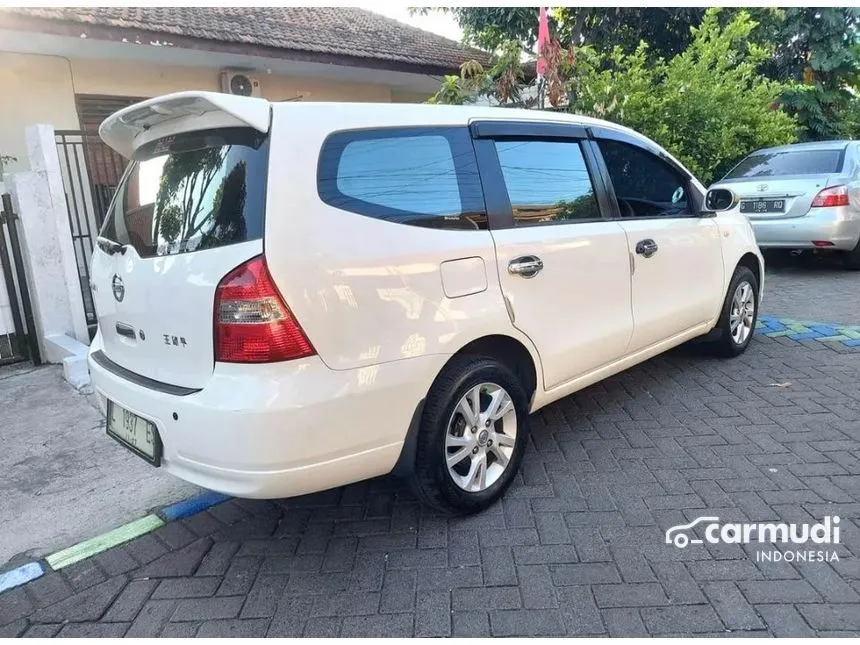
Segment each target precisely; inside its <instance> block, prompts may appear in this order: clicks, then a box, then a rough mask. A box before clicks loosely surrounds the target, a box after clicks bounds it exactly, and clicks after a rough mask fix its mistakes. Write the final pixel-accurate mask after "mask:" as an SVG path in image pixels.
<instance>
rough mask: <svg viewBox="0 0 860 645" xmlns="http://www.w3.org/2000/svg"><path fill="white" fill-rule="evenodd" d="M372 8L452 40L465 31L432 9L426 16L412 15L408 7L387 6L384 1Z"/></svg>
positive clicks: (449, 18)
mask: <svg viewBox="0 0 860 645" xmlns="http://www.w3.org/2000/svg"><path fill="white" fill-rule="evenodd" d="M370 10H371V11H373V12H374V13H380V14H382V15H383V16H388V17H389V18H394V19H395V20H399V21H400V22H405V23H406V24H407V25H412V26H413V27H418V28H419V29H423V30H424V31H432V32H433V33H434V34H439V35H440V36H445V37H446V38H450V39H451V40H456V41H459V40H460V39H461V38H462V37H463V31H462V30H461V29H460V27H459V26H458V25H457V23H456V21H455V20H454V19H453V18H452V17H451V16H447V15H445V14H443V13H439V12H436V11H431V12H430V13H428V14H427V15H426V16H410V15H409V9H408V8H407V7H397V6H395V5H393V4H392V5H388V6H386V5H385V4H384V3H379V4H378V5H374V6H372V7H371V9H370Z"/></svg>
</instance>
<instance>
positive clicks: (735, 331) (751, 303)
mask: <svg viewBox="0 0 860 645" xmlns="http://www.w3.org/2000/svg"><path fill="white" fill-rule="evenodd" d="M754 319H755V293H754V292H753V288H752V286H751V285H750V283H749V282H747V281H746V280H744V281H742V282H741V283H740V284H739V285H738V286H737V288H736V289H735V294H734V296H732V308H731V311H730V312H729V329H730V331H731V334H732V340H734V341H735V344H736V345H743V344H744V343H745V342H746V340H747V338H749V335H750V334H751V333H752V328H753V321H754Z"/></svg>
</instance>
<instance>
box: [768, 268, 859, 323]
mask: <svg viewBox="0 0 860 645" xmlns="http://www.w3.org/2000/svg"><path fill="white" fill-rule="evenodd" d="M768 260H769V262H768ZM766 262H767V275H766V276H765V282H764V289H765V290H764V301H763V302H762V313H765V314H769V315H771V316H776V317H778V318H794V319H796V320H805V321H818V322H823V323H842V324H845V325H860V271H846V270H845V269H843V268H842V265H841V264H840V262H839V258H838V257H835V256H831V257H828V256H823V257H821V258H817V259H805V258H789V257H786V256H785V254H782V255H779V254H778V255H776V256H772V255H771V254H768V258H766Z"/></svg>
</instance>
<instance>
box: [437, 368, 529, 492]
mask: <svg viewBox="0 0 860 645" xmlns="http://www.w3.org/2000/svg"><path fill="white" fill-rule="evenodd" d="M516 441H517V412H516V409H515V408H514V402H513V401H512V400H511V395H510V394H508V392H507V391H506V390H505V389H504V388H503V387H501V386H499V385H497V384H495V383H481V384H480V385H476V386H475V387H473V388H472V389H470V390H469V391H468V392H466V393H465V394H464V395H463V398H461V399H460V401H459V403H457V407H455V408H454V412H453V414H452V415H451V418H450V420H449V421H448V428H447V431H446V433H445V460H446V464H447V466H448V473H449V474H450V475H451V479H453V480H454V483H455V484H457V486H459V487H460V488H462V489H463V490H464V491H467V492H469V493H477V492H480V491H483V490H486V489H487V488H489V487H490V486H492V485H493V484H494V483H495V482H496V481H498V479H499V477H501V476H502V473H504V472H505V470H506V469H507V468H508V465H509V464H510V462H511V458H512V457H513V454H514V450H515V448H516Z"/></svg>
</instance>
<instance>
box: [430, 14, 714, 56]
mask: <svg viewBox="0 0 860 645" xmlns="http://www.w3.org/2000/svg"><path fill="white" fill-rule="evenodd" d="M428 11H440V12H443V13H448V14H449V15H451V16H452V17H453V18H454V19H455V20H456V21H457V23H458V24H459V26H460V27H461V28H462V29H463V37H464V40H465V41H466V42H467V43H469V44H472V45H475V46H477V47H482V48H484V49H488V50H491V51H495V50H496V49H497V48H498V47H500V46H501V45H503V44H504V43H506V42H508V41H511V40H514V41H517V42H519V43H521V45H522V47H523V48H524V49H526V50H528V51H530V50H532V49H533V48H534V46H535V43H536V42H537V29H538V14H539V12H540V8H539V7H421V8H418V9H414V10H413V12H416V13H427V12H428ZM547 13H548V16H549V22H550V30H551V32H552V33H553V34H555V35H556V36H557V37H558V40H559V42H560V43H561V44H562V46H563V47H566V46H568V45H575V46H579V45H591V46H592V47H594V48H595V49H596V50H598V51H601V52H609V51H611V50H612V49H613V48H614V47H616V46H620V47H621V48H622V50H623V51H625V52H628V53H629V52H632V51H633V50H635V49H636V47H637V46H638V45H639V42H640V41H642V40H644V41H645V42H647V43H648V44H649V46H650V51H651V52H652V53H653V54H654V55H655V56H663V57H664V58H668V57H670V56H674V55H675V54H677V53H679V52H681V51H683V50H684V49H685V48H686V46H687V45H688V44H689V42H690V38H691V34H690V28H691V27H694V26H696V25H698V24H699V22H700V20H701V19H702V16H703V15H704V13H705V10H704V9H702V8H699V7H646V8H638V7H551V8H549V10H548V11H547Z"/></svg>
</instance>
